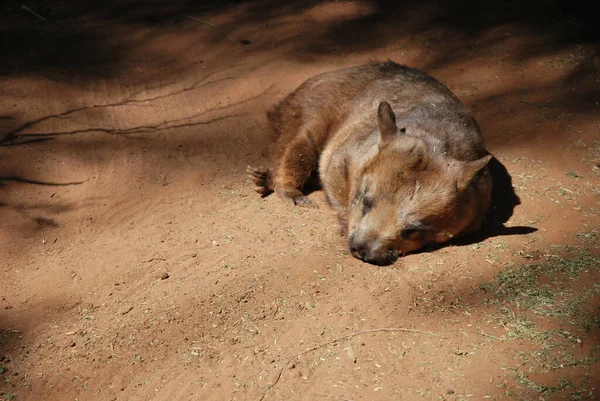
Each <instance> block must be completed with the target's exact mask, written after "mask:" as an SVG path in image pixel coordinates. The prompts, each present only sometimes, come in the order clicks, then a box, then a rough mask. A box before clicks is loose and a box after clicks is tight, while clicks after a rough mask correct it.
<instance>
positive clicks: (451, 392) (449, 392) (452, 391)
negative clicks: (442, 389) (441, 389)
mask: <svg viewBox="0 0 600 401" xmlns="http://www.w3.org/2000/svg"><path fill="white" fill-rule="evenodd" d="M446 393H448V394H454V390H452V389H451V388H449V389H448V390H446Z"/></svg>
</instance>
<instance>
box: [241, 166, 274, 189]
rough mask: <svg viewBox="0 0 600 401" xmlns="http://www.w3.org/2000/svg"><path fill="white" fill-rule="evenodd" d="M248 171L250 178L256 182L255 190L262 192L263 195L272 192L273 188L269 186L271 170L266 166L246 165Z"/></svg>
mask: <svg viewBox="0 0 600 401" xmlns="http://www.w3.org/2000/svg"><path fill="white" fill-rule="evenodd" d="M246 173H247V174H248V178H250V179H251V180H252V182H254V184H256V187H254V190H255V191H256V192H258V193H259V194H261V195H262V196H267V195H269V194H270V193H271V192H273V191H272V190H271V188H269V170H267V169H266V168H264V167H258V168H255V167H250V166H248V167H246Z"/></svg>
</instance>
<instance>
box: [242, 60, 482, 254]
mask: <svg viewBox="0 0 600 401" xmlns="http://www.w3.org/2000/svg"><path fill="white" fill-rule="evenodd" d="M268 117H269V121H270V122H271V125H272V127H273V130H274V132H275V134H276V136H277V140H276V142H275V143H274V145H273V146H272V148H271V166H270V167H269V168H268V169H264V168H251V167H250V168H249V169H248V173H249V175H250V178H252V180H254V182H255V183H256V184H257V191H258V192H259V193H261V194H262V195H263V196H265V195H268V194H269V193H271V192H273V191H275V192H276V193H277V194H278V196H280V197H281V198H282V199H287V200H290V201H293V202H294V204H296V205H300V206H308V207H315V206H316V205H315V204H314V202H313V201H312V200H310V199H309V198H308V197H306V196H305V195H303V193H302V189H303V186H304V184H305V182H306V181H307V179H308V178H309V176H310V175H311V173H313V172H314V171H315V170H317V169H318V171H319V175H320V179H321V183H322V185H323V189H324V190H325V193H326V195H327V199H328V201H329V203H330V205H331V207H332V208H333V209H334V211H335V212H336V214H337V215H338V218H339V221H340V225H341V227H342V232H343V234H344V235H348V246H349V248H350V250H351V252H352V254H353V255H354V256H356V257H358V258H360V259H363V260H365V261H367V262H370V263H375V264H388V263H392V262H393V261H394V260H395V259H396V258H397V256H398V255H400V254H404V253H407V252H411V251H414V250H417V249H419V248H421V247H423V246H424V245H426V244H428V243H443V242H446V241H448V240H449V239H451V238H453V237H456V236H458V235H462V234H468V233H471V232H473V231H475V230H477V229H478V228H479V227H480V226H481V223H482V221H483V217H484V214H485V212H486V210H487V208H488V206H489V203H490V193H491V178H490V174H489V171H488V168H487V163H488V161H489V160H490V158H491V155H489V153H488V152H487V151H486V149H485V146H484V143H483V139H482V137H481V135H480V132H479V127H478V126H477V123H476V122H475V120H474V119H473V117H472V115H471V113H470V112H469V111H468V110H467V109H466V108H465V107H464V106H463V104H462V103H461V102H460V101H459V100H458V98H456V96H454V95H453V94H452V93H451V92H450V90H448V89H447V88H446V87H445V86H444V85H442V84H441V83H439V82H438V81H436V80H435V79H433V78H431V77H430V76H428V75H426V74H424V73H422V72H420V71H418V70H415V69H412V68H409V67H404V66H401V65H398V64H395V63H393V62H391V61H388V62H385V63H372V64H366V65H361V66H357V67H353V68H348V69H345V70H340V71H334V72H330V73H326V74H322V75H319V76H316V77H314V78H311V79H309V80H308V81H306V82H305V83H304V84H302V85H301V86H300V87H299V88H298V89H297V90H296V91H294V92H293V93H292V94H290V95H289V96H288V97H287V98H285V99H284V100H283V101H282V102H281V103H280V104H279V105H278V106H276V107H275V109H274V110H273V111H271V112H269V114H268Z"/></svg>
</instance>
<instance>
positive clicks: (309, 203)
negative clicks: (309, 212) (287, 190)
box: [292, 195, 319, 209]
mask: <svg viewBox="0 0 600 401" xmlns="http://www.w3.org/2000/svg"><path fill="white" fill-rule="evenodd" d="M292 200H293V201H294V205H296V206H302V207H310V208H313V209H318V208H319V205H317V204H316V203H315V201H313V200H312V199H310V198H309V197H308V196H304V195H301V196H296V197H295V198H292Z"/></svg>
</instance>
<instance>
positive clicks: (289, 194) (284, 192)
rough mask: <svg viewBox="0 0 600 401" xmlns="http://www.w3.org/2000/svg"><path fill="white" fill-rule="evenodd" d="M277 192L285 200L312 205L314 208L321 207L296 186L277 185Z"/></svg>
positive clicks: (302, 205) (301, 204)
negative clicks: (282, 187) (284, 187)
mask: <svg viewBox="0 0 600 401" xmlns="http://www.w3.org/2000/svg"><path fill="white" fill-rule="evenodd" d="M275 193H276V194H277V196H279V198H280V199H282V200H283V201H287V202H291V203H293V204H294V205H296V206H301V207H310V208H313V209H318V208H319V206H318V205H317V204H316V203H315V202H314V201H313V200H312V199H310V198H309V197H308V196H305V195H302V192H300V191H299V190H297V189H295V188H286V189H281V188H279V187H276V188H275Z"/></svg>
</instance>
